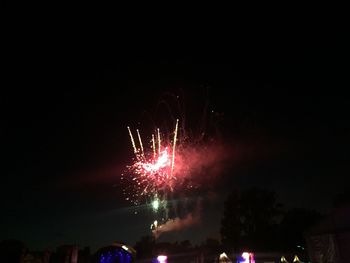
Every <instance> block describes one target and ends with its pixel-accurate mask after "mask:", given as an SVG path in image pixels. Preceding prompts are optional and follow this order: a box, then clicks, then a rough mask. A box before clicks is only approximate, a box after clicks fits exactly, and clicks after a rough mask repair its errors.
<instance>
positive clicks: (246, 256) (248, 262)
mask: <svg viewBox="0 0 350 263" xmlns="http://www.w3.org/2000/svg"><path fill="white" fill-rule="evenodd" d="M242 258H243V260H244V261H240V263H255V260H254V254H253V253H249V252H243V253H242Z"/></svg>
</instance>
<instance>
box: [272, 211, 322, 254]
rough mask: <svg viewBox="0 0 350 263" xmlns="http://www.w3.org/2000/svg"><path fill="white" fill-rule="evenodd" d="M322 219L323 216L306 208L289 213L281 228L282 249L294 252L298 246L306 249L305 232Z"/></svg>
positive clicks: (285, 216) (284, 218)
mask: <svg viewBox="0 0 350 263" xmlns="http://www.w3.org/2000/svg"><path fill="white" fill-rule="evenodd" d="M320 219H321V214H320V213H318V212H316V211H314V210H308V209H304V208H294V209H291V210H289V211H287V212H286V213H285V215H284V217H283V219H282V221H281V224H280V228H279V239H280V240H281V241H283V242H280V243H279V244H280V248H282V249H284V250H294V249H296V248H297V246H301V247H305V243H306V242H305V238H304V232H305V231H306V230H307V229H308V228H309V227H311V226H312V225H314V224H315V223H316V222H317V221H319V220H320Z"/></svg>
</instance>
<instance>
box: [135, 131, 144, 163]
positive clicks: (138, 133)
mask: <svg viewBox="0 0 350 263" xmlns="http://www.w3.org/2000/svg"><path fill="white" fill-rule="evenodd" d="M136 132H137V137H139V142H140V147H141V154H142V156H143V157H145V154H144V152H143V145H142V140H141V136H140V132H139V130H138V129H136Z"/></svg>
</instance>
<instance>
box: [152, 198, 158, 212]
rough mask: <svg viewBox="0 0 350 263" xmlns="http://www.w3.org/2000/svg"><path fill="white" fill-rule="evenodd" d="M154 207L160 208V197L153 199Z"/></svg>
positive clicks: (155, 208)
mask: <svg viewBox="0 0 350 263" xmlns="http://www.w3.org/2000/svg"><path fill="white" fill-rule="evenodd" d="M152 207H153V209H154V210H158V208H159V200H158V199H155V200H153V202H152Z"/></svg>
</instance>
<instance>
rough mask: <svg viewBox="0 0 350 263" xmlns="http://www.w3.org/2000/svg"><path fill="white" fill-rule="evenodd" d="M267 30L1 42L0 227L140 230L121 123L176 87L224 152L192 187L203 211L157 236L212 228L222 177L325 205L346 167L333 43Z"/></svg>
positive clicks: (226, 185)
mask: <svg viewBox="0 0 350 263" xmlns="http://www.w3.org/2000/svg"><path fill="white" fill-rule="evenodd" d="M264 37H265V38H264ZM140 38H141V39H142V36H140ZM266 38H267V39H269V35H264V34H262V35H258V36H257V37H256V38H252V39H249V41H248V40H247V39H245V41H242V43H240V44H237V43H236V42H235V41H233V42H227V41H226V40H223V39H215V38H214V40H215V41H214V40H212V41H207V40H206V38H201V37H198V38H196V40H195V41H193V39H191V41H190V40H188V42H186V41H185V40H186V39H187V38H184V39H181V41H180V40H179V39H176V38H175V39H171V38H169V39H163V42H161V43H158V44H156V45H153V44H151V43H149V42H147V43H145V42H143V44H142V45H138V44H137V42H136V41H134V42H132V43H130V45H129V43H122V44H121V45H116V46H114V43H115V42H113V43H110V42H109V41H107V40H105V39H101V42H100V43H99V44H98V45H93V44H87V43H86V42H85V41H82V42H79V44H76V43H74V44H73V43H72V44H70V42H69V41H65V40H62V39H55V38H53V37H52V36H49V37H48V39H46V41H45V42H42V41H37V42H36V41H35V40H36V38H35V36H34V37H33V39H34V41H33V43H32V44H28V45H21V44H19V42H16V43H14V46H12V47H11V48H10V49H9V52H8V55H9V57H8V60H5V62H4V64H5V66H6V69H5V70H3V72H2V73H3V74H4V78H2V82H3V83H2V85H1V86H2V87H3V90H2V91H1V108H2V110H1V113H2V114H1V115H2V116H3V117H2V124H1V141H2V143H1V150H2V153H3V154H2V156H3V157H2V172H1V174H2V182H1V186H0V187H1V201H0V202H1V219H0V220H1V224H0V239H5V238H16V239H20V240H23V241H24V242H25V243H27V245H28V246H29V247H30V248H45V247H47V246H51V247H55V246H57V245H59V244H64V243H78V244H79V245H81V246H85V245H90V246H92V247H93V248H97V247H98V246H101V245H105V244H109V243H111V242H112V241H114V240H121V241H125V242H127V243H131V244H133V243H134V242H135V241H136V240H137V239H138V238H139V237H140V236H142V235H144V234H149V223H148V222H150V221H151V220H152V215H151V214H150V213H149V211H147V209H146V208H141V209H140V211H139V215H134V210H133V209H132V208H130V206H129V205H128V204H127V203H126V202H125V201H124V200H123V196H122V195H121V193H120V181H119V175H120V173H121V171H122V170H123V168H124V167H125V165H127V164H128V162H129V161H130V158H131V154H132V152H131V150H132V149H131V148H130V143H129V138H128V134H127V130H126V126H127V125H138V122H140V123H141V124H140V125H141V126H142V125H143V123H142V122H145V118H144V116H145V115H143V114H144V112H145V111H146V112H152V111H153V110H154V105H156V104H157V102H158V101H159V100H160V98H161V95H162V94H164V93H165V92H171V93H173V94H177V93H181V94H183V96H184V97H183V98H184V100H185V102H186V105H187V107H188V109H190V112H189V113H188V116H189V118H190V119H191V118H192V119H193V120H194V121H195V119H196V117H197V115H195V112H196V111H200V109H199V108H200V107H202V104H201V103H200V101H201V100H203V101H204V100H207V101H209V108H210V109H212V110H214V111H215V112H217V113H219V114H222V118H221V121H220V123H219V124H218V126H219V130H220V133H221V136H222V138H224V139H225V140H227V141H228V142H230V143H232V144H233V145H235V154H237V158H236V160H233V161H232V165H230V166H229V167H228V168H227V169H225V171H224V172H223V175H221V176H220V179H218V181H217V182H215V184H213V187H212V188H211V189H210V191H209V192H210V195H209V194H208V192H204V191H203V193H202V195H203V196H202V198H203V205H202V206H203V208H202V223H201V224H200V225H199V226H195V227H192V228H190V229H189V230H186V231H180V232H179V233H172V234H171V235H168V236H167V237H168V238H170V239H171V240H175V239H179V240H182V239H186V238H190V239H191V240H192V241H193V242H199V241H201V240H204V239H205V238H206V237H219V235H218V229H219V222H220V216H221V211H222V206H223V204H222V202H223V200H224V198H225V196H226V194H227V192H228V191H229V190H230V189H231V188H234V187H250V186H260V187H267V188H269V189H273V190H275V191H276V192H277V193H278V195H279V198H280V199H281V201H282V202H284V203H285V204H286V205H287V206H304V207H307V208H315V209H318V210H321V211H326V210H328V209H329V208H330V205H331V201H332V198H333V197H334V195H335V194H337V193H340V192H342V191H344V190H345V187H346V176H347V174H348V173H349V168H350V167H349V155H348V146H349V139H350V138H349V128H350V127H349V121H348V116H349V115H348V113H349V110H348V108H349V106H348V105H349V96H348V95H347V93H346V92H344V91H343V88H345V87H346V84H345V83H344V82H343V79H342V77H341V76H342V75H343V73H344V72H345V69H344V68H342V67H341V65H340V64H341V61H342V58H341V55H342V52H340V51H339V50H337V49H334V48H333V47H334V45H328V42H327V43H326V42H319V41H318V39H316V38H315V39H314V38H313V36H309V35H308V34H307V32H305V33H303V34H302V35H300V36H299V38H295V36H294V37H292V36H288V35H284V36H281V37H276V39H274V40H275V41H269V42H267V41H265V39H266ZM38 40H39V39H38ZM40 40H42V39H41V38H40ZM56 40H57V41H56ZM87 40H88V39H87ZM310 40H312V41H310ZM87 42H88V41H87ZM105 43H106V44H105ZM169 43H170V44H169ZM11 44H12V43H11ZM11 44H10V45H9V46H11ZM333 44H334V43H333ZM192 125H193V127H191V128H195V124H192ZM190 126H191V124H190ZM233 159H235V158H233ZM208 196H214V198H209V197H208ZM145 222H146V223H145Z"/></svg>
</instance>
